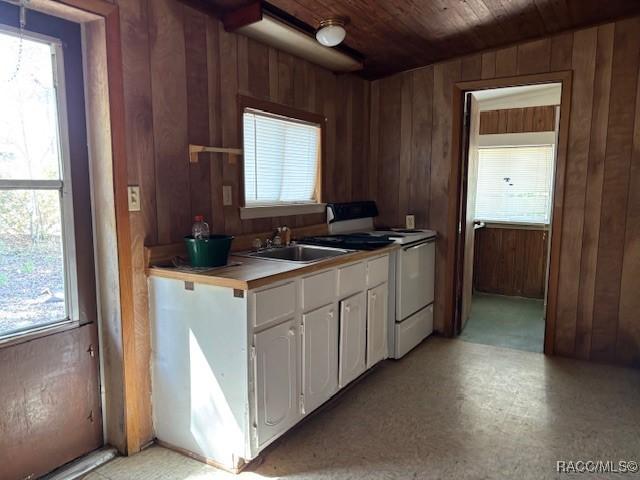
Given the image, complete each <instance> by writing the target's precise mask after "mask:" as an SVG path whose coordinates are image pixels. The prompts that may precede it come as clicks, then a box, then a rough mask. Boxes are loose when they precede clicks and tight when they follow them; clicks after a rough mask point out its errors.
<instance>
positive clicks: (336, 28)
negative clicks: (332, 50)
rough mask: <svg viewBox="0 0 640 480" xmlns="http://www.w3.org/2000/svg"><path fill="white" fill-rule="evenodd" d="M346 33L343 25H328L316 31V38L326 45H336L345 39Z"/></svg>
mask: <svg viewBox="0 0 640 480" xmlns="http://www.w3.org/2000/svg"><path fill="white" fill-rule="evenodd" d="M346 34H347V32H346V31H345V29H344V27H343V26H342V25H326V26H324V27H322V28H320V30H318V31H317V32H316V38H317V39H318V42H320V43H321V44H322V45H324V46H325V47H335V46H336V45H338V44H339V43H340V42H342V41H343V40H344V37H345V35H346Z"/></svg>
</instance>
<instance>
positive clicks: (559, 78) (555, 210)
mask: <svg viewBox="0 0 640 480" xmlns="http://www.w3.org/2000/svg"><path fill="white" fill-rule="evenodd" d="M572 79H573V72H572V71H570V70H565V71H559V72H550V73H541V74H532V75H518V76H512V77H503V78H494V79H485V80H472V81H464V82H457V83H455V84H454V86H453V96H452V112H453V118H452V138H451V172H450V175H449V185H450V186H451V188H449V205H453V206H454V208H450V209H449V217H448V227H447V230H448V235H449V238H451V239H452V240H451V242H452V243H453V245H451V246H452V247H453V249H452V250H451V251H452V253H451V254H450V255H449V258H448V259H447V271H446V280H447V283H446V285H447V286H448V290H449V291H448V294H447V296H446V298H447V303H446V304H445V318H446V319H449V321H448V324H447V325H446V332H447V333H448V334H449V335H450V336H455V335H457V334H459V333H460V331H459V330H460V326H461V300H462V299H461V297H459V296H458V294H457V293H458V289H459V288H462V285H460V283H461V282H462V279H463V276H462V275H460V273H461V272H463V265H464V248H461V246H464V241H465V231H464V229H460V232H459V219H460V215H461V213H462V206H463V202H466V186H464V185H463V180H464V177H465V175H464V172H465V171H466V169H467V167H468V161H469V158H468V155H465V148H464V123H463V117H464V103H465V94H466V93H467V92H473V91H477V90H487V89H491V88H501V87H515V86H523V85H536V84H543V83H560V84H562V94H561V99H560V120H559V132H558V145H557V147H556V151H557V154H556V165H555V176H554V195H553V206H552V219H551V249H550V260H549V267H548V288H547V291H548V301H547V305H546V312H545V313H546V315H545V317H546V319H545V333H544V353H545V354H547V355H552V354H553V353H554V338H555V323H556V312H557V302H558V278H559V270H560V245H561V235H562V215H563V210H564V208H563V207H564V190H565V189H564V186H565V175H566V163H567V148H568V141H569V119H570V114H571V91H572V88H571V86H572ZM463 197H464V198H463Z"/></svg>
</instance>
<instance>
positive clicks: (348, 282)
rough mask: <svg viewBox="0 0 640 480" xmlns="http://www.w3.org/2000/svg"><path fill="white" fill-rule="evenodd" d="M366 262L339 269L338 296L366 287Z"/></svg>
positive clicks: (359, 290)
mask: <svg viewBox="0 0 640 480" xmlns="http://www.w3.org/2000/svg"><path fill="white" fill-rule="evenodd" d="M365 283H366V282H365V264H364V262H360V263H355V264H353V265H347V266H346V267H342V268H339V269H338V296H339V297H345V296H347V295H351V294H352V293H356V292H361V291H363V290H364V289H365Z"/></svg>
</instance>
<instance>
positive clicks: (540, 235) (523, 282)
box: [473, 226, 548, 298]
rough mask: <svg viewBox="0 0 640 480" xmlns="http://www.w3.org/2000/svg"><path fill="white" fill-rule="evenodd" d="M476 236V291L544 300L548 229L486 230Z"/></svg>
mask: <svg viewBox="0 0 640 480" xmlns="http://www.w3.org/2000/svg"><path fill="white" fill-rule="evenodd" d="M475 237H476V238H475V251H474V265H473V288H474V290H476V291H478V292H486V293H497V294H500V295H515V296H518V297H529V298H544V289H545V281H546V279H545V276H546V262H547V244H548V241H547V240H548V237H547V231H546V230H541V229H531V230H528V229H524V228H522V227H519V228H508V227H507V226H505V227H500V228H489V227H485V228H480V229H478V230H476V232H475Z"/></svg>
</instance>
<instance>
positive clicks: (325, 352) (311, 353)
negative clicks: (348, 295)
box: [302, 304, 338, 414]
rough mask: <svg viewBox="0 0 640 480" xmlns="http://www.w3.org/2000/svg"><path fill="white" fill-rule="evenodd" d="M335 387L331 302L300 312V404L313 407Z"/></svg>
mask: <svg viewBox="0 0 640 480" xmlns="http://www.w3.org/2000/svg"><path fill="white" fill-rule="evenodd" d="M337 390H338V315H337V312H336V307H335V305H334V304H331V305H327V306H325V307H322V308H319V309H317V310H314V311H313V312H309V313H305V314H304V315H302V407H303V412H302V413H303V414H305V413H309V412H311V411H312V410H315V409H316V408H318V407H319V406H320V405H322V404H323V403H324V402H325V401H327V400H328V399H329V398H331V396H332V395H333V394H334V393H336V391H337Z"/></svg>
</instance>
